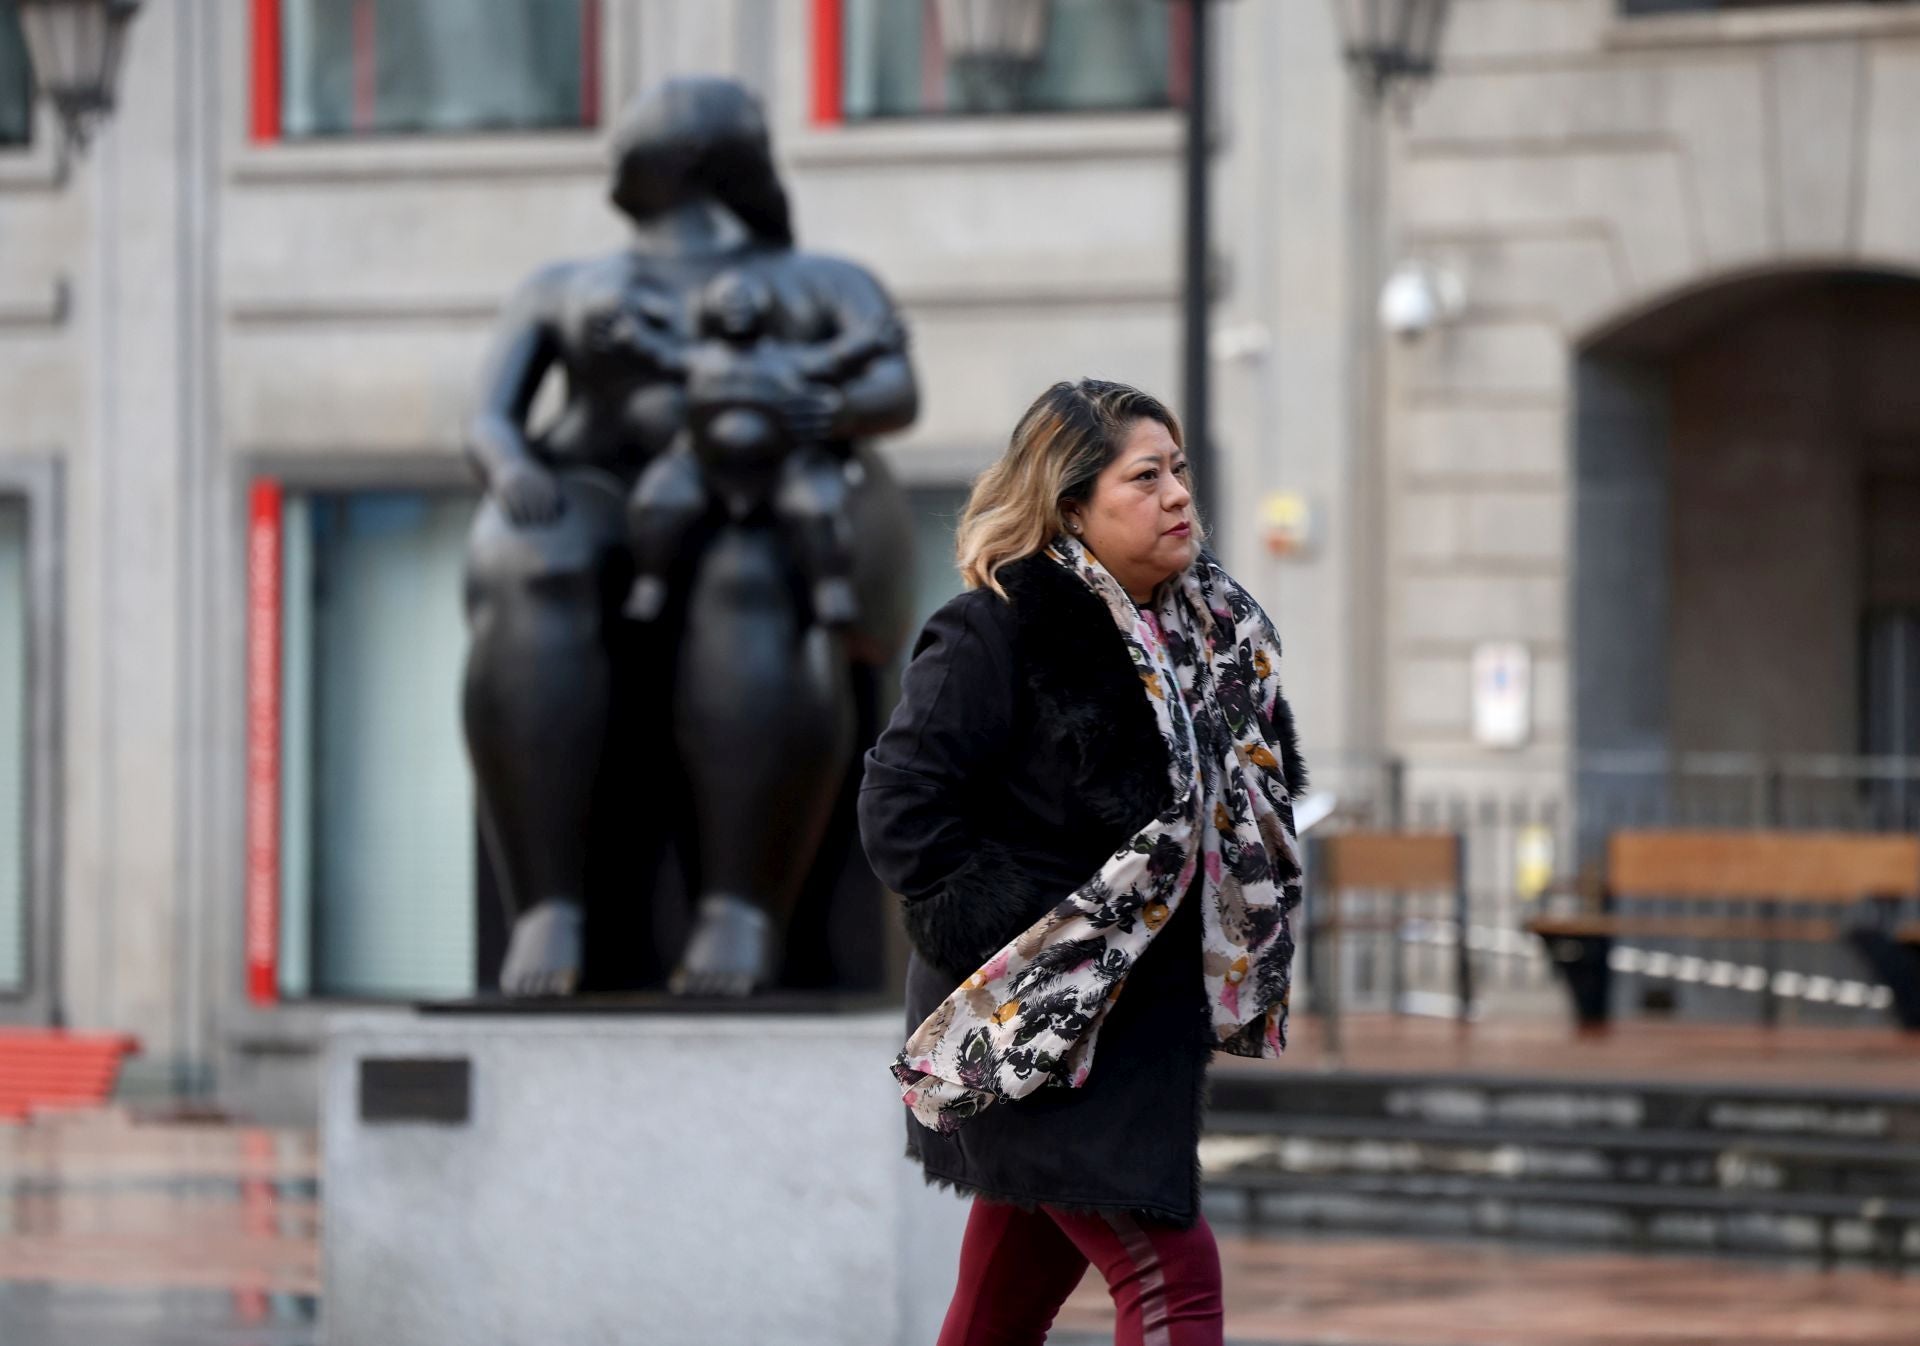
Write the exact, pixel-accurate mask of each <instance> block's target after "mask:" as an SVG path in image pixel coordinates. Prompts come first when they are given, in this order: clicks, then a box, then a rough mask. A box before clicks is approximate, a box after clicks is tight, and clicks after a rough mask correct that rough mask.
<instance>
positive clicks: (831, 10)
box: [813, 0, 846, 126]
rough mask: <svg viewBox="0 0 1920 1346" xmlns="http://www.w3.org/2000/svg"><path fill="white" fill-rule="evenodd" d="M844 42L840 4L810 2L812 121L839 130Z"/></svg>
mask: <svg viewBox="0 0 1920 1346" xmlns="http://www.w3.org/2000/svg"><path fill="white" fill-rule="evenodd" d="M845 42H846V34H845V31H844V29H843V26H842V14H841V0H813V120H814V121H815V122H816V123H818V124H819V125H821V126H838V125H839V124H840V123H841V121H842V120H844V116H845V107H844V105H843V103H842V102H841V94H842V89H841V80H842V78H843V77H844V73H845V72H844V67H843V66H842V64H841V62H842V60H843V59H844V56H845V48H844V44H845Z"/></svg>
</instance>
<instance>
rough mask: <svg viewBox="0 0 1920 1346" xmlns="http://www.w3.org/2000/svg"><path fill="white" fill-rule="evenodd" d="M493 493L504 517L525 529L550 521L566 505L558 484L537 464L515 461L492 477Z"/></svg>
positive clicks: (559, 513)
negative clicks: (504, 513) (503, 512)
mask: <svg viewBox="0 0 1920 1346" xmlns="http://www.w3.org/2000/svg"><path fill="white" fill-rule="evenodd" d="M493 496H494V499H495V500H497V501H499V502H500V508H501V509H502V510H504V511H505V512H506V516H507V518H508V519H509V520H510V521H512V522H513V523H514V524H516V525H517V526H519V527H522V528H526V527H530V526H537V525H540V524H548V523H552V522H553V521H554V520H555V519H557V518H559V517H560V515H561V512H562V511H563V510H564V509H565V508H566V499H565V497H563V496H562V495H561V494H560V483H559V481H558V480H557V479H556V478H555V477H554V475H553V473H551V472H549V471H547V469H546V468H544V467H541V466H540V465H539V464H537V463H514V464H512V465H511V466H509V467H506V468H504V469H502V470H501V472H500V474H499V475H498V476H496V477H495V478H494V480H493Z"/></svg>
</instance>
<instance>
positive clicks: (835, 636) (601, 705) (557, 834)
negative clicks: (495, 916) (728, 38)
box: [463, 78, 917, 996]
mask: <svg viewBox="0 0 1920 1346" xmlns="http://www.w3.org/2000/svg"><path fill="white" fill-rule="evenodd" d="M610 197H611V200H612V202H613V204H614V205H615V207H616V208H618V209H619V210H620V211H621V212H622V213H623V214H624V215H625V216H626V217H627V218H628V219H629V220H630V221H631V222H632V225H633V234H632V238H631V241H630V243H629V244H628V246H626V247H624V248H622V249H620V250H618V251H616V252H615V253H613V254H611V255H609V256H605V257H597V258H589V259H586V260H582V261H573V262H561V263H557V264H553V265H550V266H547V267H545V268H543V269H541V270H540V271H539V272H537V273H536V274H535V275H534V276H533V277H532V278H531V279H529V280H528V281H527V282H526V283H525V284H524V285H523V286H522V287H521V288H520V290H519V292H518V293H517V294H516V295H514V297H513V298H512V299H511V300H510V301H509V302H508V304H507V305H506V308H505V310H504V313H503V316H502V318H501V322H500V326H499V329H498V332H497V335H496V337H495V340H494V343H493V346H492V349H491V351H490V353H489V354H488V356H487V360H486V364H485V367H484V372H483V377H482V392H481V397H480V399H479V405H478V408H477V410H476V412H475V415H474V417H473V420H472V422H471V424H470V427H469V431H468V436H467V451H468V456H469V459H470V460H471V462H472V464H473V466H474V469H475V471H476V473H477V474H478V476H479V478H480V480H481V482H482V483H483V485H484V486H485V496H484V498H483V500H482V502H481V505H480V508H479V510H478V511H477V513H476V515H475V519H474V525H473V531H472V534H471V536H470V539H469V549H468V563H467V576H466V599H467V614H468V629H469V634H470V643H469V647H468V657H467V667H466V678H465V686H464V694H463V695H464V700H463V709H464V719H465V726H466V735H467V745H468V751H469V755H470V757H471V760H472V764H473V770H474V781H475V785H476V796H477V803H478V808H479V815H480V816H479V822H480V833H481V839H482V842H483V843H484V849H485V854H486V857H487V861H488V864H487V873H488V874H489V875H490V876H491V879H492V882H493V884H494V886H495V887H496V888H497V889H498V891H499V894H500V897H501V899H502V903H503V906H504V910H505V915H506V918H507V920H506V925H507V930H506V934H505V936H504V938H503V941H502V942H503V943H504V956H503V957H502V959H501V961H500V963H499V964H498V967H499V985H500V988H501V989H502V990H503V991H504V992H506V993H507V994H508V995H510V996H555V995H567V994H572V993H575V992H577V991H580V990H583V989H584V990H629V989H643V988H645V987H648V986H655V985H659V984H661V983H662V982H664V983H665V984H666V985H667V986H668V987H669V988H670V989H671V990H674V991H676V992H680V993H682V994H685V995H689V996H740V995H746V994H750V993H752V992H754V991H757V990H761V989H766V988H772V987H776V986H790V987H802V986H808V987H823V988H836V987H837V988H851V987H854V986H863V985H876V986H877V984H878V979H879V977H880V975H881V973H880V971H879V969H880V967H881V965H882V963H881V960H882V953H881V950H882V948H883V946H884V926H883V907H882V905H881V894H880V890H879V886H878V883H877V881H875V880H874V879H873V876H872V874H871V871H869V870H867V869H866V868H865V865H864V860H862V859H860V850H859V846H858V842H857V838H856V837H855V836H854V829H853V820H852V812H853V810H852V807H851V799H852V788H853V786H852V782H854V781H855V779H856V777H857V763H858V761H859V755H860V753H861V751H863V750H864V747H865V745H866V744H867V743H868V742H871V740H872V738H873V737H874V735H875V734H876V733H877V732H878V726H879V724H880V723H881V722H883V721H884V719H885V715H886V708H885V707H884V706H883V705H882V704H881V701H882V697H881V693H880V690H879V689H880V688H881V687H883V686H884V685H885V681H886V680H885V678H884V675H883V670H884V669H885V668H886V667H887V666H888V665H889V664H890V663H891V661H892V660H893V658H894V656H895V655H896V654H897V653H898V651H899V649H900V647H901V646H902V644H903V643H904V642H905V640H906V637H907V634H908V626H909V622H910V613H911V604H912V588H911V574H910V566H909V562H910V558H911V555H912V542H911V537H912V534H911V527H912V524H911V516H910V514H909V512H908V509H907V505H906V499H905V496H904V493H903V492H902V491H901V490H900V488H899V486H898V485H897V483H896V482H895V481H894V479H893V477H892V476H891V474H890V473H889V471H888V469H887V467H886V465H885V463H884V462H883V460H882V459H881V458H880V456H879V455H878V454H877V453H876V452H875V451H874V449H873V447H872V444H871V438H872V437H873V436H875V435H880V434H886V433H888V432H891V431H894V430H898V429H901V428H903V427H904V426H906V425H907V424H908V423H910V422H911V421H912V419H913V417H914V414H915V410H916V406H917V391H916V386H915V381H914V376H913V370H912V367H911V365H910V364H909V362H908V359H907V355H906V343H905V331H904V328H903V327H902V325H901V324H900V322H899V319H898V317H897V316H896V314H895V310H894V307H893V304H892V302H891V300H890V299H889V298H888V296H887V294H886V291H885V290H884V289H883V288H882V287H881V286H880V284H879V283H878V282H877V281H876V280H875V279H874V278H873V276H872V275H871V274H870V273H869V272H867V271H866V270H865V269H864V268H862V267H860V266H858V265H857V264H855V263H852V262H848V261H845V260H842V259H839V258H834V257H827V256H822V255H819V254H815V253H809V252H805V251H802V250H800V249H797V248H796V247H795V246H794V243H793V230H792V222H791V217H790V214H789V210H788V205H787V197H786V193H785V191H784V189H783V187H782V185H781V183H780V179H779V176H778V174H777V173H776V172H775V171H774V167H773V157H772V150H771V146H770V144H769V141H768V136H767V130H766V121H765V116H764V114H763V112H762V110H761V107H760V104H759V102H758V100H757V99H756V98H755V97H754V96H753V95H752V94H751V93H749V92H748V91H747V90H746V89H745V88H743V87H742V86H740V85H739V84H737V83H735V82H733V81H731V80H724V79H708V78H684V79H675V80H671V81H668V82H666V83H664V84H661V85H659V86H658V87H655V88H653V89H650V90H648V91H646V92H645V93H643V94H642V95H641V96H640V97H639V98H638V99H636V100H635V102H634V103H633V104H632V106H630V107H629V108H628V109H627V110H626V112H625V113H624V114H623V115H622V117H621V119H620V121H619V123H618V125H617V126H616V128H615V133H614V136H613V173H612V183H611V191H610ZM550 382H551V383H552V384H553V385H554V386H555V389H556V390H557V391H558V392H559V393H560V397H559V399H558V405H557V407H556V409H554V410H553V411H552V412H551V413H550V414H547V413H538V414H537V413H536V410H535V408H536V403H537V402H538V403H540V405H542V406H544V405H545V402H544V401H542V400H541V399H540V398H539V394H540V392H541V390H542V387H543V385H546V384H548V383H550ZM636 581H638V583H637V584H636ZM629 602H631V603H632V604H633V605H634V608H635V610H636V612H637V613H638V614H639V615H642V616H646V617H649V618H650V620H647V621H634V620H631V619H629V618H628V617H626V615H625V613H624V608H625V607H626V605H627V604H628V603H629ZM675 874H677V875H678V879H677V880H674V879H672V877H671V876H673V875H675ZM663 876H667V877H663ZM682 894H684V897H683V896H681V895H682ZM669 899H670V900H669ZM482 972H483V976H485V975H488V974H490V972H491V968H486V969H482Z"/></svg>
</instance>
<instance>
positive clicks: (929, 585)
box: [907, 486, 971, 651]
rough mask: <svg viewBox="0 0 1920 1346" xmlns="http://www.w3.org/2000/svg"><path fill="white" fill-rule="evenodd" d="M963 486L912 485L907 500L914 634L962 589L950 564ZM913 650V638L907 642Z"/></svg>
mask: <svg viewBox="0 0 1920 1346" xmlns="http://www.w3.org/2000/svg"><path fill="white" fill-rule="evenodd" d="M970 493H971V492H970V490H969V488H968V487H966V486H912V487H909V488H908V489H907V503H908V506H909V507H910V508H911V509H912V510H913V632H912V634H913V635H915V636H917V635H918V634H919V632H920V628H921V627H923V626H925V625H926V624H927V618H929V617H931V616H933V614H934V613H935V612H937V611H939V610H940V607H941V606H942V605H943V604H944V603H946V601H947V600H948V599H950V598H952V597H953V596H954V595H955V594H957V593H959V592H960V590H961V589H962V587H964V586H962V584H961V583H960V572H959V571H958V570H957V569H955V567H954V564H953V533H954V529H955V528H956V527H958V526H959V523H960V513H961V511H962V510H964V509H966V507H967V496H968V495H969V494H970ZM907 648H908V650H909V651H911V649H912V640H911V639H909V641H908V646H907Z"/></svg>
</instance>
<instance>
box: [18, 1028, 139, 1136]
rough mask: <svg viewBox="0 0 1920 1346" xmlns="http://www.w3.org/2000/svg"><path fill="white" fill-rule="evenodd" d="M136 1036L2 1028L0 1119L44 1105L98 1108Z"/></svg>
mask: <svg viewBox="0 0 1920 1346" xmlns="http://www.w3.org/2000/svg"><path fill="white" fill-rule="evenodd" d="M139 1050H140V1040H139V1039H138V1038H132V1037H126V1036H124V1035H121V1034H117V1033H70V1032H67V1031H66V1030H65V1029H59V1028H0V1121H14V1122H18V1121H25V1120H26V1119H27V1118H28V1117H30V1116H32V1115H33V1114H34V1113H35V1112H38V1111H41V1110H42V1109H48V1108H97V1107H101V1106H103V1105H104V1104H105V1103H106V1102H107V1100H108V1099H110V1098H111V1097H113V1088H114V1085H115V1083H116V1082H118V1080H119V1078H120V1066H121V1063H122V1062H124V1061H125V1060H126V1059H127V1057H129V1056H132V1055H134V1054H135V1053H136V1052H138V1051H139Z"/></svg>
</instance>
